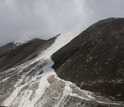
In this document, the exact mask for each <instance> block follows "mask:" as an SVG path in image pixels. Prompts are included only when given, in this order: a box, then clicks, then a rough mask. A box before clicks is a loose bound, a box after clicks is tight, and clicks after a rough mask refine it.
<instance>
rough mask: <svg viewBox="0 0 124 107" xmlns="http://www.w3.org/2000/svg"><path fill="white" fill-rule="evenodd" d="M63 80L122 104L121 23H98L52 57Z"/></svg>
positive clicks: (120, 20)
mask: <svg viewBox="0 0 124 107" xmlns="http://www.w3.org/2000/svg"><path fill="white" fill-rule="evenodd" d="M52 59H53V61H54V62H55V64H54V65H53V68H54V69H55V70H56V73H57V74H58V76H59V77H60V78H62V79H65V80H68V81H72V82H73V83H75V84H76V85H77V86H79V87H80V88H82V89H86V90H89V91H92V92H97V93H99V94H102V95H105V96H107V97H109V98H112V99H114V100H123V101H124V19H123V18H118V19H116V18H109V19H106V20H102V21H99V22H98V23H96V24H94V25H92V26H91V27H89V28H88V29H86V30H85V31H84V32H83V33H81V34H80V35H79V36H78V37H76V38H75V39H73V40H72V41H71V42H70V43H69V44H67V45H66V46H64V47H63V48H62V49H60V50H59V51H57V52H56V53H55V54H54V55H53V56H52Z"/></svg>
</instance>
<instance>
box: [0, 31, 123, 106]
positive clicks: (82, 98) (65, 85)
mask: <svg viewBox="0 0 124 107" xmlns="http://www.w3.org/2000/svg"><path fill="white" fill-rule="evenodd" d="M81 32H83V30H82V29H81V30H78V31H71V32H67V33H64V34H61V35H58V36H56V37H54V38H52V39H50V40H49V41H48V42H47V43H45V45H43V47H42V48H40V50H39V51H38V53H39V55H38V56H36V57H35V58H33V59H31V60H28V61H26V62H24V63H22V64H21V65H18V66H15V67H13V68H11V69H8V70H5V71H2V72H0V105H1V106H4V107H84V106H85V107H91V106H92V107H123V106H124V104H123V102H118V101H112V100H110V99H108V98H106V97H102V96H98V95H96V94H95V93H92V92H89V91H86V90H81V89H80V88H79V87H77V86H76V85H75V84H73V83H72V82H69V81H65V80H63V79H60V78H59V77H58V76H57V74H56V73H55V72H54V69H53V68H52V66H53V65H54V62H53V61H52V60H51V56H52V55H53V54H54V53H56V52H57V51H59V50H61V49H63V48H62V47H64V46H65V45H66V44H68V43H69V42H72V41H73V40H74V38H75V37H78V35H79V34H81ZM75 45H76V44H75ZM63 57H64V55H63ZM56 58H58V57H56ZM66 72H67V71H66ZM68 77H70V75H68Z"/></svg>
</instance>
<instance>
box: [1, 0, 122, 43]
mask: <svg viewBox="0 0 124 107" xmlns="http://www.w3.org/2000/svg"><path fill="white" fill-rule="evenodd" d="M123 5H124V1H123V0H0V45H3V44H5V43H8V42H10V41H15V40H19V39H20V38H21V39H22V38H27V37H39V38H42V39H48V38H50V37H52V36H55V35H56V34H58V33H61V32H65V31H68V30H71V29H78V28H81V27H88V26H89V25H91V24H93V23H94V22H96V21H98V20H100V19H104V18H108V17H123V16H124V13H123V10H124V6H123Z"/></svg>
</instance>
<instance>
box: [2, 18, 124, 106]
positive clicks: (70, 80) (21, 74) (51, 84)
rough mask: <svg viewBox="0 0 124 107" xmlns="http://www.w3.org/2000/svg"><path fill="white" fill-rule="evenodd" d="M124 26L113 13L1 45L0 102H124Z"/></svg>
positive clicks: (20, 104)
mask: <svg viewBox="0 0 124 107" xmlns="http://www.w3.org/2000/svg"><path fill="white" fill-rule="evenodd" d="M123 26H124V19H107V20H103V21H100V22H98V23H96V24H94V25H93V26H91V27H89V28H88V29H86V30H83V29H80V30H76V31H71V32H67V33H63V34H60V35H57V36H56V37H54V38H52V39H50V40H48V41H44V40H40V39H35V40H32V41H29V42H28V43H26V44H22V45H15V44H13V43H11V44H8V45H5V46H3V47H1V48H0V107H124V102H123V95H124V94H123V91H122V90H123V88H124V79H123V77H124V75H123V70H124V69H123V67H124V66H123V58H124V55H123V49H124V48H123V46H124V45H123V34H124V30H123ZM106 30H107V31H106ZM51 58H52V59H51ZM105 61H106V62H105ZM74 83H75V84H76V85H75V84H74ZM81 88H82V89H81ZM84 89H87V90H88V91H87V90H84ZM103 90H104V91H103ZM108 90H111V91H108ZM94 92H95V93H94ZM96 92H97V93H96ZM116 95H117V96H116ZM110 96H112V97H110ZM117 100H118V101H117Z"/></svg>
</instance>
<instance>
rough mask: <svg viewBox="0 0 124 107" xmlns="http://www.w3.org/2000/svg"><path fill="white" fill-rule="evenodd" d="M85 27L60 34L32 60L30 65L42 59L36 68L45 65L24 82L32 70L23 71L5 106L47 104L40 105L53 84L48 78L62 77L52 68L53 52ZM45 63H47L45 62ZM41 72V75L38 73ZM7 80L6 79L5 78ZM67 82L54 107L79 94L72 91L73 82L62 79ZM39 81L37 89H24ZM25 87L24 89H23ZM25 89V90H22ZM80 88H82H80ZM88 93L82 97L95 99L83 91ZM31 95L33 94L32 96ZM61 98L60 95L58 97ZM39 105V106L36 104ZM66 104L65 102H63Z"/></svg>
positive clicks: (33, 106) (27, 106) (23, 106)
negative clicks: (68, 97) (69, 96)
mask: <svg viewBox="0 0 124 107" xmlns="http://www.w3.org/2000/svg"><path fill="white" fill-rule="evenodd" d="M82 31H83V29H81V30H78V31H77V30H76V31H71V32H67V33H63V34H61V35H60V36H58V37H57V39H56V40H55V42H54V43H53V44H52V45H51V46H50V47H49V48H48V49H46V50H45V51H44V52H42V53H41V54H40V55H39V56H38V57H37V59H35V60H34V61H32V62H31V63H30V64H29V65H31V64H33V63H35V62H38V61H40V62H39V63H38V64H37V65H35V67H34V68H33V69H34V70H35V69H36V68H37V66H38V65H43V67H42V68H40V69H38V70H36V73H35V76H34V77H32V78H30V81H27V82H25V83H24V84H21V83H22V82H23V81H24V80H25V78H27V76H28V75H29V73H32V70H29V71H27V72H26V73H23V74H22V76H21V79H19V80H18V81H17V83H16V84H15V90H14V91H13V92H12V93H11V94H10V96H9V97H8V98H7V99H6V100H5V101H4V102H3V106H14V105H18V107H41V105H43V104H45V102H42V101H41V102H40V105H38V102H39V100H42V99H41V98H42V95H43V94H44V93H45V91H46V90H47V89H48V87H49V86H50V85H51V84H50V83H49V82H48V78H49V77H50V76H52V75H54V76H55V77H56V79H58V80H59V79H60V78H58V77H57V75H56V73H55V72H54V69H52V68H51V67H52V65H53V64H54V62H53V61H52V60H51V56H52V54H54V53H55V52H56V51H57V50H59V49H60V48H62V47H63V46H65V45H66V44H67V43H69V42H70V41H71V40H72V39H73V38H75V37H76V36H78V35H79V34H80V33H81V32H82ZM44 63H45V64H44ZM29 65H28V66H24V68H22V70H21V71H20V72H22V71H23V70H24V69H26V67H27V68H28V67H29ZM41 71H43V73H41V74H40V72H41ZM38 74H40V75H38ZM4 81H5V80H4ZM62 81H63V82H64V83H65V87H64V91H63V93H62V97H61V98H60V100H59V101H58V102H57V103H56V104H55V106H54V107H59V106H60V104H61V103H62V102H63V101H65V100H66V97H67V96H68V95H71V96H77V94H74V93H72V89H71V87H70V85H71V84H72V83H71V82H67V81H64V80H62ZM36 82H38V87H37V89H36V90H35V91H34V92H33V91H32V90H30V89H24V87H26V86H28V87H29V86H31V85H32V84H34V83H36ZM23 89H24V90H23ZM22 90H23V91H22ZM79 90H80V89H79ZM82 92H83V93H85V94H86V95H87V98H84V97H81V96H79V97H80V98H82V99H86V100H90V99H92V100H94V97H92V95H90V93H88V92H87V91H83V90H82ZM31 96H33V97H32V98H31ZM58 98H59V97H58ZM36 105H37V106H36ZM63 106H64V104H63Z"/></svg>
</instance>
